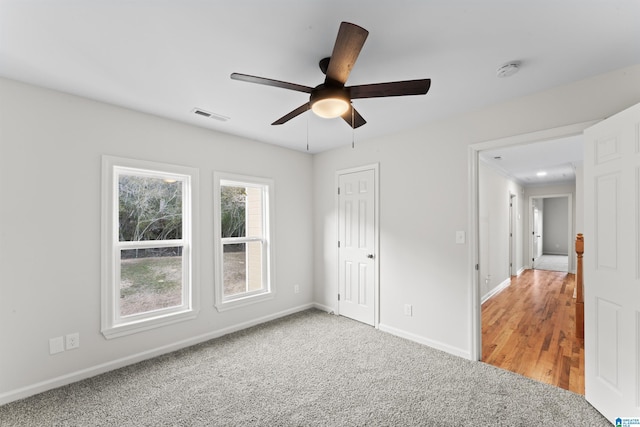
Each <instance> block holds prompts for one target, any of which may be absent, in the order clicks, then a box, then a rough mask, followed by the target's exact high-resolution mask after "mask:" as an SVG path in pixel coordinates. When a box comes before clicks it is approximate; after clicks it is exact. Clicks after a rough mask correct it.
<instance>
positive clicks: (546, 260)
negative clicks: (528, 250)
mask: <svg viewBox="0 0 640 427" xmlns="http://www.w3.org/2000/svg"><path fill="white" fill-rule="evenodd" d="M534 267H535V269H536V270H549V271H565V272H567V271H569V257H568V256H567V255H547V254H544V255H542V256H540V257H539V258H538V259H536V262H535V265H534Z"/></svg>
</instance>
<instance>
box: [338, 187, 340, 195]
mask: <svg viewBox="0 0 640 427" xmlns="http://www.w3.org/2000/svg"><path fill="white" fill-rule="evenodd" d="M339 195H340V187H338V196H339Z"/></svg>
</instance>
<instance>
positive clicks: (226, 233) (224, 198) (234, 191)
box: [220, 185, 247, 237]
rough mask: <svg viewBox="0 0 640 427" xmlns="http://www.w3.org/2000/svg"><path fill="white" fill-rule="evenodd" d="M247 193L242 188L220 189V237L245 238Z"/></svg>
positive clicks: (226, 186) (225, 187)
mask: <svg viewBox="0 0 640 427" xmlns="http://www.w3.org/2000/svg"><path fill="white" fill-rule="evenodd" d="M246 201H247V192H246V189H245V188H244V187H235V186H229V185H223V186H221V187H220V219H221V231H222V237H245V232H246V204H247V202H246Z"/></svg>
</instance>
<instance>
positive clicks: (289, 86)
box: [231, 73, 313, 93]
mask: <svg viewBox="0 0 640 427" xmlns="http://www.w3.org/2000/svg"><path fill="white" fill-rule="evenodd" d="M231 78H232V79H233V80H240V81H243V82H249V83H257V84H260V85H266V86H274V87H281V88H283V89H290V90H295V91H298V92H304V93H311V91H312V90H313V88H312V87H308V86H303V85H298V84H295V83H288V82H283V81H280V80H273V79H267V78H265V77H256V76H250V75H248V74H240V73H232V74H231Z"/></svg>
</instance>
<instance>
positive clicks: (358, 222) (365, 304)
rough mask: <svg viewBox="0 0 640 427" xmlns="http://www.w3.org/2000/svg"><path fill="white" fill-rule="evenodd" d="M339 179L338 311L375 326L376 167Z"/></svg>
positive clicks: (343, 175) (344, 175) (346, 174)
mask: <svg viewBox="0 0 640 427" xmlns="http://www.w3.org/2000/svg"><path fill="white" fill-rule="evenodd" d="M338 180H339V190H338V191H339V193H338V199H339V203H338V210H339V213H338V215H339V219H338V233H339V242H338V248H339V249H338V253H339V255H338V257H339V274H340V278H339V296H338V298H339V301H338V312H339V314H340V315H342V316H346V317H350V318H352V319H355V320H358V321H360V322H363V323H366V324H369V325H372V326H375V272H376V268H375V266H376V253H375V249H376V242H375V224H376V220H375V170H374V169H367V170H363V171H358V172H352V173H345V174H340V175H339V178H338Z"/></svg>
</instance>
